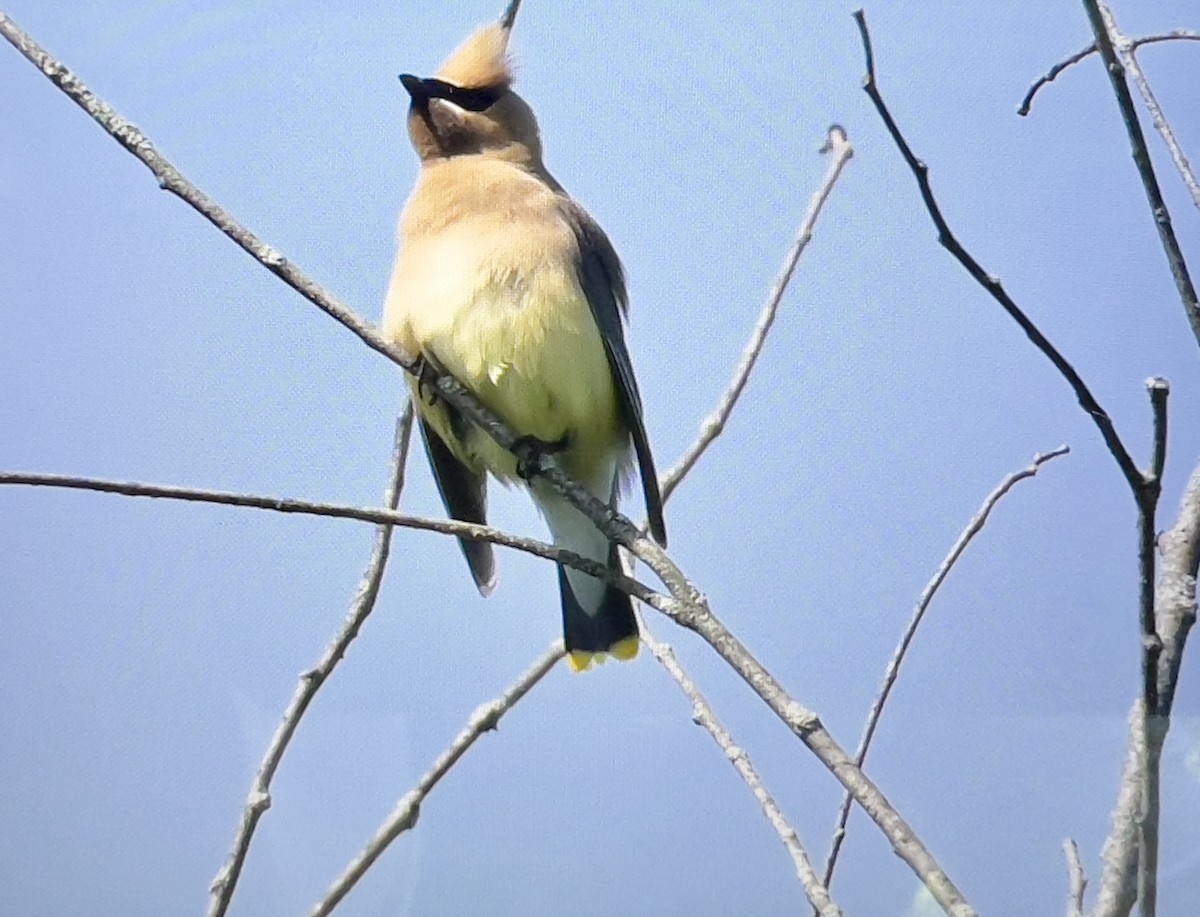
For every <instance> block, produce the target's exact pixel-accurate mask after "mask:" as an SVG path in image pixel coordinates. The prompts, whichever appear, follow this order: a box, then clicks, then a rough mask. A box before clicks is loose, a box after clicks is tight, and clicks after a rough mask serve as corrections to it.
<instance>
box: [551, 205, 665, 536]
mask: <svg viewBox="0 0 1200 917" xmlns="http://www.w3.org/2000/svg"><path fill="white" fill-rule="evenodd" d="M562 207H563V214H564V216H565V217H566V219H567V221H568V223H570V225H571V228H572V230H574V232H575V238H576V239H577V240H578V242H579V262H578V264H577V265H576V270H577V271H578V272H579V283H580V286H582V287H583V293H584V295H585V296H586V297H587V300H588V305H589V306H591V309H592V318H594V319H595V320H596V327H597V328H599V329H600V337H601V339H602V340H603V341H604V351H605V353H606V354H607V355H608V366H609V369H610V370H611V371H612V376H613V382H614V383H615V385H616V389H617V406H618V408H619V410H620V413H621V419H622V420H623V421H624V422H625V426H626V427H627V428H628V429H629V433H630V435H631V436H632V437H633V450H634V453H635V454H636V455H637V461H638V468H639V470H640V472H641V478H642V492H643V493H644V494H645V498H646V515H647V517H648V518H649V519H650V533H651V534H652V535H653V536H654V540H655V541H657V542H658V543H659V544H661V545H663V546H664V547H666V544H667V528H666V524H665V523H664V522H663V504H662V495H661V494H660V493H659V490H658V472H657V471H655V470H654V456H653V455H652V454H651V453H650V440H649V439H648V438H647V437H646V424H645V421H644V420H643V418H642V398H641V395H640V394H639V393H638V386H637V379H636V378H634V375H633V364H632V362H630V359H629V350H628V349H627V348H626V346H625V327H624V324H623V322H622V319H623V318H624V315H625V312H626V311H627V310H628V307H629V301H628V297H627V294H626V292H625V272H624V270H622V268H621V261H620V259H619V258H618V257H617V253H616V250H615V249H614V248H613V246H612V243H611V242H610V241H609V240H608V236H606V235H605V234H604V230H603V229H601V228H600V226H599V225H598V224H597V223H596V221H595V220H593V219H592V217H591V216H590V215H589V214H588V212H587V211H586V210H584V209H583V208H582V207H581V206H580V205H579V204H577V203H576V202H575V201H573V200H571V199H570V198H569V197H566V196H565V195H564V196H563V198H562Z"/></svg>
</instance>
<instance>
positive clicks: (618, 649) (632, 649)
mask: <svg viewBox="0 0 1200 917" xmlns="http://www.w3.org/2000/svg"><path fill="white" fill-rule="evenodd" d="M639 646H641V641H640V640H638V638H637V637H636V636H634V637H626V638H625V639H624V640H618V641H617V642H616V643H614V644H613V645H612V646H610V647H609V648H608V650H607V651H604V652H599V653H591V652H587V651H586V650H571V651H570V652H569V653H567V665H569V666H570V667H571V671H572V672H586V671H587V670H588V669H590V668H591V667H592V663H595V664H596V665H604V663H605V661H607V659H608V657H609V656H612V657H613V658H614V659H620V660H621V661H622V662H628V661H629V660H630V659H633V658H634V657H635V656H637V654H638V647H639Z"/></svg>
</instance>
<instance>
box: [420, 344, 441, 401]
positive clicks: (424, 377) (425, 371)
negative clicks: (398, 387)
mask: <svg viewBox="0 0 1200 917" xmlns="http://www.w3.org/2000/svg"><path fill="white" fill-rule="evenodd" d="M438 375H439V371H438V367H437V365H436V364H435V363H434V362H433V360H431V359H430V358H429V357H426V356H425V355H424V354H422V355H421V356H419V357H417V363H416V377H417V399H418V400H419V401H421V402H422V403H423V404H428V405H429V406H430V407H433V406H434V405H435V404H437V403H438V402H439V401H441V399H442V396H441V395H439V394H438V390H437V380H438ZM426 395H428V397H426Z"/></svg>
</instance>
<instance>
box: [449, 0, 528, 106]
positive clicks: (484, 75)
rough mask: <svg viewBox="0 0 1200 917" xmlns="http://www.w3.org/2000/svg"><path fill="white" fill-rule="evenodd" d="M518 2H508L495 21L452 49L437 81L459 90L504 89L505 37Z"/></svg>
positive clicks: (509, 76) (507, 74)
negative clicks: (442, 81)
mask: <svg viewBox="0 0 1200 917" xmlns="http://www.w3.org/2000/svg"><path fill="white" fill-rule="evenodd" d="M520 5H521V0H512V2H511V3H509V5H508V7H507V8H506V9H505V10H504V15H502V16H501V17H500V21H499V22H493V23H490V24H489V25H485V26H480V27H479V28H478V29H476V30H475V31H474V32H473V33H471V35H470V37H468V38H467V40H466V41H464V42H463V43H462V44H461V45H459V46H458V47H457V48H455V49H454V53H453V54H451V55H450V56H449V57H448V58H447V59H446V62H445V63H443V64H442V66H441V69H439V70H438V72H437V77H438V79H441V80H445V81H446V82H447V83H452V84H453V85H455V86H460V87H462V88H463V89H480V88H483V87H487V88H494V87H500V86H504V87H508V86H509V85H510V84H511V83H512V81H513V72H512V61H511V60H510V59H509V56H508V36H509V33H510V32H511V31H512V25H513V20H514V19H516V17H517V9H518V8H519V7H520Z"/></svg>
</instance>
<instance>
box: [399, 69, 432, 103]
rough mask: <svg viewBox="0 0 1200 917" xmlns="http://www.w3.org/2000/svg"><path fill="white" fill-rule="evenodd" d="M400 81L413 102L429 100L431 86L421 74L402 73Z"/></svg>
mask: <svg viewBox="0 0 1200 917" xmlns="http://www.w3.org/2000/svg"><path fill="white" fill-rule="evenodd" d="M400 83H401V85H403V86H404V91H405V92H407V93H408V95H409V98H411V99H412V100H413V104H414V105H415V104H420V103H422V102H427V101H428V100H429V87H428V86H426V84H425V81H424V80H423V79H421V78H420V77H419V76H413V75H412V74H411V73H401V74H400Z"/></svg>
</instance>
